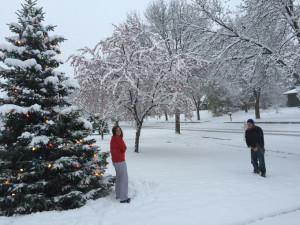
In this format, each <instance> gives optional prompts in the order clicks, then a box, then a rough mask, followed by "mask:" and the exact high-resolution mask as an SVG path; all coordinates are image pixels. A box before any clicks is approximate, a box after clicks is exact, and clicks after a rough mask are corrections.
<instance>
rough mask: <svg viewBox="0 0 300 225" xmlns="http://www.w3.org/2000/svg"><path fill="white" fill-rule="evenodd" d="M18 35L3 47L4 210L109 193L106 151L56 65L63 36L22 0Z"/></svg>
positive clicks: (65, 204)
mask: <svg viewBox="0 0 300 225" xmlns="http://www.w3.org/2000/svg"><path fill="white" fill-rule="evenodd" d="M17 15H18V23H10V24H9V28H10V30H11V31H12V32H13V33H15V34H16V35H15V36H12V37H8V38H6V40H7V41H8V42H9V43H10V44H8V45H1V46H0V61H1V62H3V63H4V65H2V67H3V68H2V69H0V76H1V78H2V79H1V83H0V88H1V91H2V92H5V93H6V96H5V97H3V98H1V99H0V113H1V121H0V128H1V131H0V216H3V215H6V216H11V215H13V214H28V213H32V212H38V211H49V210H66V209H74V208H77V207H80V206H83V205H84V204H85V202H86V201H87V200H88V199H96V198H99V197H103V196H106V195H107V194H108V193H109V191H110V189H111V186H112V185H113V181H112V180H113V179H111V178H110V177H108V176H104V172H105V168H106V165H107V157H108V153H107V152H100V149H99V148H98V147H97V146H94V145H93V144H94V143H95V140H92V139H88V135H89V134H90V130H91V129H92V125H91V124H90V123H89V122H88V121H87V120H85V119H84V118H82V117H81V112H80V111H79V110H78V109H77V108H76V107H75V106H72V105H71V104H70V101H69V99H68V96H69V95H70V93H72V91H73V89H74V86H73V85H72V82H70V81H69V80H68V79H67V78H66V77H65V75H64V73H61V72H58V71H57V67H59V65H60V64H62V63H63V62H62V61H61V60H59V56H60V54H61V52H60V45H61V43H62V42H63V41H65V38H64V37H62V36H58V35H53V36H51V35H50V32H52V31H54V28H55V26H53V25H48V26H43V25H42V22H43V21H44V13H43V9H42V8H40V7H37V6H36V1H33V0H25V3H24V4H23V5H22V9H21V10H19V11H18V13H17Z"/></svg>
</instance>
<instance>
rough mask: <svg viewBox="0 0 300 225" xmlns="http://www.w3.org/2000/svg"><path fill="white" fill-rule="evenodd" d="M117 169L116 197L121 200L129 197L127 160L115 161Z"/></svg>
mask: <svg viewBox="0 0 300 225" xmlns="http://www.w3.org/2000/svg"><path fill="white" fill-rule="evenodd" d="M113 165H114V167H115V170H116V186H115V191H116V197H117V198H118V199H120V201H125V200H127V199H128V174H127V165H126V162H125V161H124V162H119V163H113Z"/></svg>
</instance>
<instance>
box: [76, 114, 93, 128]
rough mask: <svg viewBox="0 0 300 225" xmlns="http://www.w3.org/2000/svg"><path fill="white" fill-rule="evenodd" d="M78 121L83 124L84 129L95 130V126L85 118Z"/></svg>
mask: <svg viewBox="0 0 300 225" xmlns="http://www.w3.org/2000/svg"><path fill="white" fill-rule="evenodd" d="M78 121H80V122H82V123H83V127H84V128H85V129H87V130H93V125H92V124H91V122H89V121H88V120H86V119H85V118H83V117H79V118H78Z"/></svg>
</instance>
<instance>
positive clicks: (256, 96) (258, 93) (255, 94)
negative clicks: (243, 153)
mask: <svg viewBox="0 0 300 225" xmlns="http://www.w3.org/2000/svg"><path fill="white" fill-rule="evenodd" d="M253 94H254V97H255V118H256V119H260V112H259V99H260V88H259V89H258V90H253Z"/></svg>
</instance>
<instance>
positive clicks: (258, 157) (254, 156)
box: [251, 145, 266, 174]
mask: <svg viewBox="0 0 300 225" xmlns="http://www.w3.org/2000/svg"><path fill="white" fill-rule="evenodd" d="M264 154H265V149H264V148H262V147H260V146H259V145H258V151H256V152H255V151H254V150H252V149H251V163H252V165H253V168H254V170H259V171H260V172H261V173H263V174H264V173H265V172H266V166H265V156H264ZM258 162H259V163H258Z"/></svg>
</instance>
